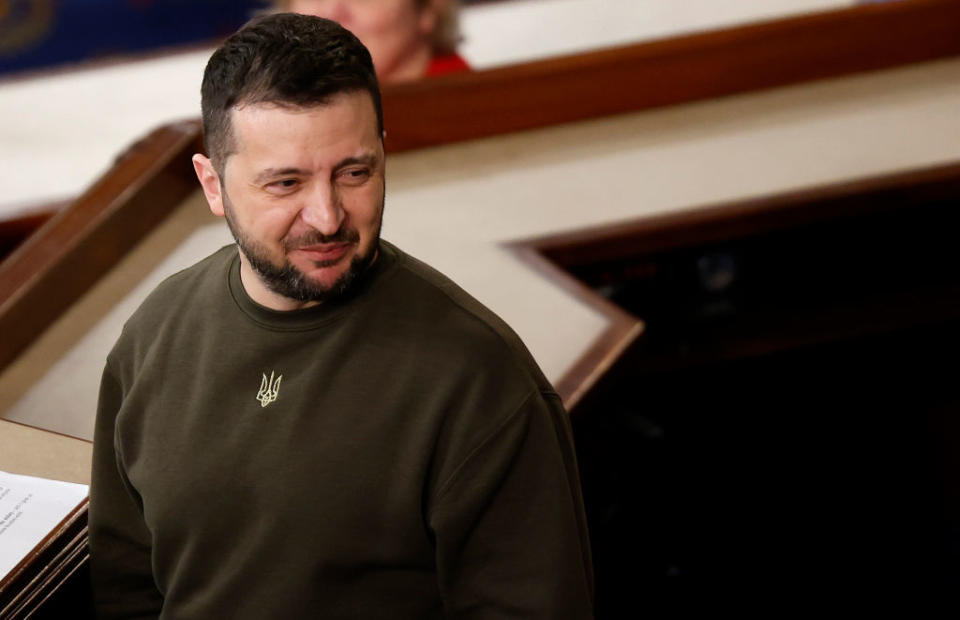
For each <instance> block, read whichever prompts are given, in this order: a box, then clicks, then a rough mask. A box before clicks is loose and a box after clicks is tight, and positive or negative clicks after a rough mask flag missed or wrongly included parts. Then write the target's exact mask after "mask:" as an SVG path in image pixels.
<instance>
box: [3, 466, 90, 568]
mask: <svg viewBox="0 0 960 620" xmlns="http://www.w3.org/2000/svg"><path fill="white" fill-rule="evenodd" d="M87 492H88V487H87V485H85V484H74V483H72V482H60V481H58V480H47V479H46V478H34V477H33V476H20V475H17V474H9V473H7V472H5V471H0V579H3V578H4V577H5V576H6V575H7V574H8V573H9V572H10V571H12V570H13V568H14V567H15V566H16V565H17V564H19V563H20V561H21V560H22V559H23V558H24V557H26V556H27V554H29V553H30V551H31V550H32V549H33V548H34V547H36V546H37V545H38V544H40V542H41V541H42V540H43V539H44V538H46V537H47V535H48V534H49V533H50V532H51V531H52V530H53V529H54V528H56V527H57V525H58V524H59V523H60V522H61V521H63V519H64V518H66V516H67V515H68V514H70V512H71V511H72V510H73V509H74V508H76V507H77V505H78V504H79V503H80V502H81V501H82V500H83V498H85V497H86V496H87Z"/></svg>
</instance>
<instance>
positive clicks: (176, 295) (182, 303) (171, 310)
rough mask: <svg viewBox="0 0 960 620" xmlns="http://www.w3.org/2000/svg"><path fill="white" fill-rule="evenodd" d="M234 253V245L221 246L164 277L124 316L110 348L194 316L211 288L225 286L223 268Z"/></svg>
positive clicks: (137, 340)
mask: <svg viewBox="0 0 960 620" xmlns="http://www.w3.org/2000/svg"><path fill="white" fill-rule="evenodd" d="M235 256H236V246H234V245H228V246H224V247H223V248H221V249H220V250H218V251H216V252H214V253H213V254H211V255H210V256H208V257H207V258H205V259H203V260H201V261H200V262H198V263H195V264H193V265H192V266H190V267H187V268H186V269H183V270H181V271H178V272H177V273H174V274H173V275H170V276H168V277H167V278H166V279H165V280H163V282H161V283H160V284H158V285H157V287H156V288H154V289H153V291H151V292H150V294H149V295H147V297H146V299H144V301H143V303H141V304H140V306H139V307H138V308H137V309H136V310H135V311H134V312H133V314H132V315H131V316H130V318H129V319H127V321H126V323H125V324H124V326H123V331H122V333H121V335H120V339H119V340H118V341H117V345H116V347H114V351H117V350H123V349H124V348H125V347H129V346H135V345H136V344H137V343H142V342H143V341H144V340H145V339H146V340H149V339H152V338H154V337H156V336H157V335H159V334H160V333H162V331H163V326H164V325H165V324H167V323H169V322H170V321H172V320H176V321H182V320H183V319H185V318H187V317H190V316H196V315H197V313H198V312H200V311H202V308H203V306H204V305H209V304H211V303H212V300H213V299H214V298H215V297H216V295H215V292H216V291H215V290H214V289H215V287H217V286H224V287H226V277H227V269H228V267H229V265H230V263H231V261H232V260H233V258H234V257H235Z"/></svg>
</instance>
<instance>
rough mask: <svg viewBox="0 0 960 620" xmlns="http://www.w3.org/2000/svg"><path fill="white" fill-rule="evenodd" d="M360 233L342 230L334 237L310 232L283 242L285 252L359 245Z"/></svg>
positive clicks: (349, 229) (346, 229) (314, 231)
mask: <svg viewBox="0 0 960 620" xmlns="http://www.w3.org/2000/svg"><path fill="white" fill-rule="evenodd" d="M359 241H360V233H359V232H358V231H357V230H356V229H355V228H341V229H340V230H338V231H337V232H335V233H333V234H332V235H325V234H323V233H322V232H320V231H319V230H311V231H310V232H308V233H306V234H303V235H300V236H299V237H293V238H291V239H284V240H283V249H284V251H285V252H289V251H291V250H296V249H297V248H303V247H308V246H311V245H320V244H325V243H359Z"/></svg>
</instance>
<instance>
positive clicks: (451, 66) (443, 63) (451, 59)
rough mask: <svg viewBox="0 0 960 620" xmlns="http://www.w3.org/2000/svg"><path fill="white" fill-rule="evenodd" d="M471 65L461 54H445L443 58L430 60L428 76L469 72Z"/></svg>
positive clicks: (435, 57)
mask: <svg viewBox="0 0 960 620" xmlns="http://www.w3.org/2000/svg"><path fill="white" fill-rule="evenodd" d="M469 70H470V65H468V64H467V61H465V60H464V59H463V57H461V56H460V55H459V54H444V55H443V56H434V57H433V58H432V59H430V65H429V66H428V67H427V75H428V76H434V75H444V74H446V73H460V72H462V71H469Z"/></svg>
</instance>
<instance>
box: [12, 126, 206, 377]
mask: <svg viewBox="0 0 960 620" xmlns="http://www.w3.org/2000/svg"><path fill="white" fill-rule="evenodd" d="M198 138H199V129H198V126H197V123H194V122H185V123H178V124H173V125H166V126H164V127H161V128H160V129H158V130H156V131H154V132H153V133H151V134H150V135H149V136H147V137H146V138H144V139H143V140H142V141H140V142H138V143H136V144H134V145H133V146H132V147H130V149H128V150H127V151H126V152H125V153H124V154H123V155H121V156H120V157H119V158H118V160H117V163H116V165H114V167H113V168H112V169H111V170H110V172H108V173H107V174H106V175H104V176H103V177H102V178H101V179H100V180H99V181H98V182H97V183H96V184H95V185H93V186H92V187H91V188H90V189H89V190H88V191H87V192H85V193H84V194H83V195H82V196H81V197H80V198H78V199H77V201H76V202H75V203H74V204H73V205H71V206H70V207H69V208H67V209H65V210H64V211H61V212H59V213H58V214H57V215H55V216H54V217H52V218H51V219H50V220H49V221H47V222H46V224H44V225H43V226H42V227H41V228H40V230H38V231H37V233H36V234H34V235H32V236H31V237H30V238H29V239H28V240H27V241H26V242H25V243H24V244H23V245H21V246H20V247H19V248H18V249H17V250H15V251H14V252H13V254H11V255H10V256H9V257H8V258H7V260H5V261H3V262H2V263H0V333H2V334H3V341H2V344H0V368H3V367H5V366H6V365H7V364H9V363H10V361H11V360H13V359H14V358H15V357H16V356H17V354H19V352H20V351H22V350H23V349H24V348H25V347H26V346H27V345H28V344H29V343H30V342H31V341H32V340H33V339H34V338H35V337H36V336H37V335H38V334H40V333H41V332H42V331H43V330H44V329H45V328H46V327H47V326H48V325H49V324H50V323H51V322H53V321H54V320H55V319H56V317H58V316H59V315H60V313H62V312H63V311H64V310H65V309H66V308H67V307H68V306H69V305H70V304H71V303H73V301H75V300H76V299H77V298H78V297H80V295H82V294H83V293H84V292H85V291H86V290H87V289H88V288H89V287H90V286H92V285H93V283H94V282H96V281H97V279H98V278H99V277H100V276H102V275H103V274H104V273H106V272H107V271H108V270H109V269H110V268H111V267H112V266H113V265H115V264H116V263H117V262H118V261H119V260H120V258H121V257H122V256H124V255H125V254H126V253H127V251H128V250H129V249H130V248H132V247H133V246H134V245H136V243H137V242H138V241H139V240H140V239H141V238H142V237H143V236H144V235H146V234H147V233H148V232H149V231H150V230H151V229H152V228H153V227H154V226H156V224H157V223H158V222H160V221H161V220H162V219H163V218H164V217H165V216H166V215H167V214H169V212H170V211H171V210H172V208H173V207H174V206H175V205H177V204H178V203H180V202H182V201H183V200H184V199H185V198H186V197H187V196H188V195H189V194H190V193H191V192H193V191H194V190H195V189H196V181H195V180H194V178H195V177H194V174H193V170H192V168H191V163H190V159H189V157H188V156H187V155H188V154H189V153H192V152H196V151H199V150H200V149H201V146H200V144H199V143H198Z"/></svg>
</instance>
